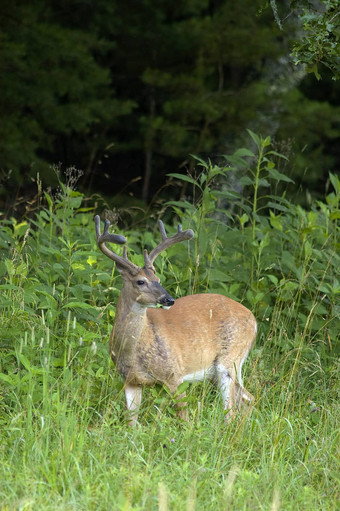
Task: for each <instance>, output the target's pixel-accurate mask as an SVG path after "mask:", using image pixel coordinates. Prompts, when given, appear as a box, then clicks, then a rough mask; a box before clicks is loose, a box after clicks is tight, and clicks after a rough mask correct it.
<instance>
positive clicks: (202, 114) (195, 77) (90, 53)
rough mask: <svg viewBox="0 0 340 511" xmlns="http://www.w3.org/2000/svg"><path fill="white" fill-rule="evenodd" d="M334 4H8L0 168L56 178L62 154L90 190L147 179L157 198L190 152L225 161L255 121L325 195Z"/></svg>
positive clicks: (333, 92) (0, 80)
mask: <svg viewBox="0 0 340 511" xmlns="http://www.w3.org/2000/svg"><path fill="white" fill-rule="evenodd" d="M337 7H338V0H325V1H322V2H318V3H315V4H314V3H313V5H312V6H311V5H310V4H309V3H307V2H305V1H301V2H296V1H294V2H291V3H290V4H288V3H287V4H285V6H284V7H283V6H282V5H281V4H280V5H279V4H278V3H276V2H273V1H272V2H270V4H269V5H267V4H265V3H264V2H263V0H255V1H253V0H244V1H242V2H231V1H229V0H224V1H223V0H220V1H208V0H191V1H187V0H181V1H178V2H176V5H174V3H173V2H170V1H169V0H162V1H160V2H152V1H151V0H140V1H136V2H123V1H121V0H116V1H115V2H108V1H106V0H98V1H97V2H88V1H86V0H71V1H69V0H68V1H66V0H61V1H58V2H56V1H55V0H48V1H46V0H32V1H30V2H25V1H23V0H21V1H20V0H17V1H15V2H9V1H8V0H5V1H4V2H2V6H1V9H0V24H1V32H0V39H1V44H0V64H1V73H0V87H1V91H2V93H1V96H0V112H1V126H0V153H1V161H0V168H1V172H2V174H3V178H6V177H8V174H9V172H11V176H10V178H9V183H8V187H9V190H14V189H16V188H17V185H18V184H19V185H20V186H26V187H27V184H28V179H30V178H34V177H35V176H36V174H37V172H39V173H40V175H41V176H42V177H43V181H44V182H45V183H46V184H48V183H52V182H53V175H54V173H53V171H52V170H51V167H50V165H52V164H57V163H58V162H62V163H63V164H64V165H65V166H69V165H76V166H77V167H78V168H81V169H83V170H84V177H83V182H82V185H83V186H84V187H86V188H87V190H94V189H101V190H102V191H103V190H105V191H106V192H108V193H110V194H112V192H114V193H117V191H119V190H121V189H122V188H124V187H126V186H127V184H128V182H129V181H130V180H132V179H134V180H136V178H138V177H139V176H140V177H141V178H142V179H143V186H142V185H141V181H138V180H137V184H136V185H135V188H133V187H132V188H130V189H131V190H132V191H134V192H135V193H136V194H137V195H139V196H142V197H143V198H144V199H148V198H150V196H151V193H153V192H155V191H156V190H157V189H158V188H159V187H160V186H161V185H162V184H163V183H164V180H165V175H166V174H167V173H168V172H173V171H176V170H179V169H183V168H184V167H186V168H189V170H190V169H191V168H192V167H193V165H194V161H193V160H190V158H189V154H200V155H202V156H204V157H205V156H207V155H208V156H209V157H213V158H218V157H219V155H220V154H221V153H225V152H228V151H230V149H231V147H235V144H237V143H239V139H240V138H241V139H242V137H243V133H245V128H251V129H253V130H254V131H256V132H262V133H268V134H271V135H274V136H275V137H276V139H277V141H278V144H281V146H285V147H286V150H287V153H288V155H289V156H293V158H292V164H291V167H290V168H289V169H287V172H289V174H290V176H294V178H296V177H298V181H304V182H305V184H307V185H308V186H309V188H310V189H312V190H313V189H315V188H316V187H317V186H318V185H319V180H320V179H321V180H324V179H325V176H327V175H328V171H329V170H333V167H334V166H335V165H336V162H337V160H338V158H339V153H338V149H337V148H336V143H335V140H336V139H337V137H339V125H338V121H339V117H340V109H339V100H338V97H339V95H338V92H339V91H338V89H339V86H338V82H334V81H333V82H332V80H331V75H330V72H331V73H332V74H333V75H334V76H335V77H336V76H337V73H338V65H339V57H338V48H339V30H338V25H337V23H338V21H339V16H338V10H337ZM294 61H295V63H297V62H300V63H302V64H304V65H305V67H306V69H307V71H313V72H314V74H315V75H316V76H317V77H318V78H319V75H320V74H322V78H323V80H322V81H320V82H317V81H316V79H315V77H314V75H313V74H311V75H309V76H306V72H305V71H304V68H303V67H302V66H301V64H299V65H297V66H296V65H294ZM327 68H329V69H330V72H329V73H328V71H327ZM328 74H329V75H330V76H328ZM316 89H317V91H318V94H315V90H316ZM281 148H282V147H281ZM303 149H305V150H304V151H302V150H303ZM289 153H290V154H289ZM311 161H312V162H313V166H311V165H310V162H311Z"/></svg>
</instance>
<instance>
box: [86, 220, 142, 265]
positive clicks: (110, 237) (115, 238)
mask: <svg viewBox="0 0 340 511" xmlns="http://www.w3.org/2000/svg"><path fill="white" fill-rule="evenodd" d="M94 223H95V227H96V236H97V244H98V247H99V248H100V250H101V251H102V252H103V254H105V255H106V256H107V257H109V258H110V259H112V260H113V261H114V262H115V263H116V264H117V266H118V269H125V270H128V271H129V272H130V273H132V274H137V273H138V272H139V271H140V267H139V266H137V265H136V264H133V263H132V262H131V261H129V260H128V258H127V254H126V247H124V252H123V257H120V256H119V255H118V254H116V252H113V250H110V249H108V248H107V246H106V245H105V243H106V242H109V243H116V244H117V245H124V243H126V238H125V237H124V236H121V235H120V234H110V233H109V226H110V221H109V220H105V224H104V231H103V234H101V232H100V217H99V215H96V216H95V217H94Z"/></svg>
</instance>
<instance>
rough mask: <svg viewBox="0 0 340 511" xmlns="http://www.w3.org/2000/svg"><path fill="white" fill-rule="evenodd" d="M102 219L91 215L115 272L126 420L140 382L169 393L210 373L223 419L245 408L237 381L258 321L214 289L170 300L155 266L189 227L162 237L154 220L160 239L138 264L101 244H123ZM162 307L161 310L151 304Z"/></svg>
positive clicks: (116, 354) (115, 336)
mask: <svg viewBox="0 0 340 511" xmlns="http://www.w3.org/2000/svg"><path fill="white" fill-rule="evenodd" d="M109 225H110V222H109V221H108V220H106V222H105V227H104V232H103V234H101V232H100V218H99V216H98V215H97V216H96V217H95V226H96V235H97V243H98V246H99V248H100V250H101V251H102V252H103V253H104V254H105V255H106V256H108V257H109V258H110V259H112V260H113V261H114V262H115V263H116V266H117V269H118V270H119V271H120V273H121V275H122V278H123V282H124V286H123V289H122V290H121V293H120V296H119V299H118V303H117V309H116V317H115V322H114V327H113V329H112V333H111V339H110V354H111V357H112V359H113V361H114V363H115V365H116V367H117V370H118V372H119V373H120V374H121V375H122V377H123V380H124V387H125V396H126V402H127V408H128V410H129V411H130V414H131V415H130V424H131V425H134V424H135V423H136V422H137V418H138V408H139V406H140V403H141V399H142V386H143V385H153V384H155V383H161V384H164V385H166V386H167V387H168V389H169V390H170V392H171V393H173V394H175V393H176V390H177V388H178V386H179V385H180V384H181V383H182V382H185V381H195V380H204V379H212V380H214V381H215V382H216V383H217V385H218V387H219V389H220V391H221V394H222V399H223V404H224V409H225V410H228V413H227V415H226V418H229V417H231V416H232V415H233V414H234V412H235V408H236V409H241V408H242V407H243V406H247V405H248V406H249V405H250V404H251V402H252V401H253V397H252V396H251V394H249V393H248V392H247V391H246V389H245V388H244V387H243V381H242V375H241V370H242V365H243V363H244V361H245V359H246V358H247V356H248V354H249V351H250V349H251V347H252V345H253V343H254V340H255V336H256V330H257V327H256V321H255V318H254V316H253V314H252V313H251V312H250V311H249V310H248V309H246V308H245V307H244V306H243V305H241V304H240V303H238V302H235V301H234V300H231V299H230V298H227V297H226V296H223V295H219V294H208V293H207V294H196V295H190V296H184V297H183V298H179V299H177V300H174V299H173V298H172V297H171V296H170V295H169V294H168V293H167V292H166V291H165V289H164V288H163V287H162V286H161V285H160V283H159V282H160V281H159V278H158V277H157V275H156V274H155V268H154V266H153V263H154V260H155V259H156V257H157V256H158V255H159V254H160V253H161V252H162V251H163V250H166V249H167V248H169V247H171V246H172V245H174V244H175V243H179V242H181V241H184V240H189V239H190V238H192V237H193V235H194V233H193V231H192V230H191V229H189V230H187V231H182V228H181V226H180V225H179V226H178V231H177V233H176V234H175V235H174V236H171V237H170V238H168V237H167V235H166V232H165V229H164V225H163V223H162V222H161V221H159V227H160V231H161V235H162V241H161V243H160V244H159V245H158V246H157V247H156V248H154V249H153V250H152V251H151V252H150V254H148V253H147V251H146V250H145V251H144V261H145V264H144V267H143V268H140V267H139V266H136V265H135V264H133V263H132V262H131V261H129V260H128V258H127V251H126V247H124V251H123V256H122V257H121V256H118V255H117V254H116V253H115V252H113V251H111V250H110V249H108V248H107V246H106V245H105V243H106V242H111V243H118V244H123V243H125V242H126V239H125V238H124V236H119V235H116V234H110V233H109V231H108V229H109ZM157 306H158V307H159V306H161V308H156V307H157ZM178 397H181V399H180V402H178V403H177V406H178V408H179V415H180V416H181V417H183V418H186V414H187V410H186V406H185V403H184V402H183V401H184V397H185V393H182V394H181V395H180V396H178Z"/></svg>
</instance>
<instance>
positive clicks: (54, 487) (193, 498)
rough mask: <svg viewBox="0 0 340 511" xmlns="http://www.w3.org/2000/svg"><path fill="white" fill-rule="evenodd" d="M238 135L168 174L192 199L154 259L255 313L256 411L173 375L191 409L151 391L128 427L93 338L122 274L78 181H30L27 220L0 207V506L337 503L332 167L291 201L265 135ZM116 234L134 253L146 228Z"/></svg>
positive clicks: (335, 185) (149, 242)
mask: <svg viewBox="0 0 340 511" xmlns="http://www.w3.org/2000/svg"><path fill="white" fill-rule="evenodd" d="M249 135H250V138H251V142H252V150H250V149H248V148H241V149H239V150H238V151H236V152H235V153H234V154H232V155H226V156H225V165H222V166H217V165H214V164H212V163H211V162H210V161H208V162H205V161H204V160H202V159H200V158H195V162H196V165H197V168H198V169H199V170H198V172H197V174H196V175H194V174H193V175H189V176H182V175H180V174H174V175H173V179H176V180H178V179H180V180H181V181H182V182H183V183H185V184H186V185H187V186H192V187H193V189H194V196H195V202H194V203H192V202H189V201H187V200H185V199H183V200H182V201H177V202H172V203H171V204H169V205H168V208H169V210H171V212H172V213H173V212H175V214H176V215H177V216H178V217H179V218H180V220H181V222H182V223H183V226H184V227H185V228H187V227H192V228H193V229H194V230H195V233H196V237H195V239H194V240H191V242H189V243H188V244H180V245H177V246H174V247H171V248H170V249H169V250H168V251H167V253H166V254H165V253H163V254H161V255H160V256H159V257H158V259H157V261H156V264H157V265H158V273H159V275H160V277H161V280H162V283H163V284H164V285H165V286H166V288H167V289H169V291H171V292H173V293H174V294H175V295H176V296H180V295H182V294H186V293H188V292H198V291H208V292H220V293H223V294H226V295H228V296H231V297H233V298H235V299H237V300H240V301H242V302H243V303H245V304H246V305H248V306H249V307H250V308H251V309H252V310H254V312H255V314H256V316H257V318H258V323H259V334H258V339H257V343H256V346H255V347H254V348H253V350H252V352H251V355H250V359H249V362H248V363H247V367H246V373H247V374H246V375H245V381H246V386H247V388H248V389H249V391H251V392H252V393H253V394H254V395H255V396H256V409H255V410H254V412H253V414H252V416H251V417H248V418H247V417H243V418H241V417H240V418H238V419H237V420H235V421H234V422H233V423H232V424H229V425H225V424H224V422H223V418H224V415H223V410H222V407H221V406H220V402H219V398H218V396H217V395H216V393H215V390H214V389H213V388H212V387H211V386H210V385H209V384H208V383H207V384H205V385H199V384H196V385H192V386H190V387H189V388H188V389H187V392H189V403H190V406H189V413H190V420H189V422H188V423H185V424H182V423H179V422H178V420H177V419H176V418H175V417H174V416H173V415H172V413H171V404H172V398H171V397H170V396H168V395H167V393H166V392H164V391H162V390H161V389H159V388H157V387H155V388H152V389H149V390H145V392H144V400H143V405H142V410H141V415H140V421H141V424H140V426H139V427H137V428H136V430H133V431H131V430H130V429H129V428H128V427H127V425H126V423H125V415H124V409H125V406H124V397H123V395H122V382H121V380H120V378H119V376H118V375H117V374H116V372H115V371H114V368H113V367H112V366H111V364H110V362H109V357H108V350H107V345H108V338H109V335H110V328H111V324H112V321H113V320H114V315H115V303H116V300H117V297H118V294H119V287H120V285H121V284H120V277H119V275H117V272H115V271H114V268H112V262H111V261H110V260H109V259H107V258H105V257H103V256H102V255H101V253H100V252H99V251H98V249H97V247H96V243H95V235H94V225H93V214H94V208H92V207H89V206H88V205H87V204H88V203H87V202H86V203H85V202H84V196H83V195H82V194H80V193H79V192H77V191H75V190H74V189H73V188H72V187H71V186H70V184H72V183H74V180H72V179H71V180H70V179H69V180H68V184H67V185H66V184H63V183H60V192H59V193H57V194H56V195H52V194H51V193H47V192H41V190H40V196H39V197H40V201H41V202H42V203H43V204H45V206H41V207H40V209H39V211H38V212H37V214H36V216H35V218H33V219H22V221H20V222H18V221H17V220H15V219H14V218H12V219H9V220H3V221H2V224H1V228H0V279H1V280H0V289H1V293H0V318H1V324H2V328H1V331H0V402H1V407H0V408H1V411H0V457H1V461H2V463H1V464H0V496H1V502H2V506H3V508H4V509H8V510H9V509H46V510H54V509H96V510H101V509H103V510H104V509H113V510H123V509H124V510H137V509H141V510H142V509H150V510H151V511H153V510H155V511H156V510H157V509H158V510H159V509H176V510H177V509H178V510H188V509H210V508H211V507H212V506H214V508H216V509H221V510H222V509H226V507H228V509H232V510H233V509H234V510H235V511H236V510H239V509H252V510H265V509H270V508H272V509H278V508H279V506H280V504H281V506H282V509H287V510H296V509H301V510H306V511H307V510H308V511H309V510H310V509H327V510H335V509H336V505H337V504H336V502H337V491H338V490H337V478H338V467H337V458H336V455H335V452H336V447H337V445H338V438H337V423H338V418H339V409H338V400H339V396H338V388H339V387H338V375H339V367H338V357H337V350H338V347H339V345H338V333H339V329H338V326H337V325H338V320H339V306H338V295H339V292H340V285H339V280H338V267H339V255H338V254H339V218H340V213H339V199H340V180H339V178H338V177H337V176H336V175H335V174H330V176H329V179H330V185H331V187H332V188H331V189H330V190H329V193H328V195H327V196H326V197H325V198H324V200H320V201H318V202H316V203H314V204H313V205H312V207H311V209H310V210H308V211H307V210H303V209H302V208H301V207H300V206H295V205H293V204H291V203H290V202H289V201H288V200H287V199H285V197H284V196H282V194H280V195H278V194H277V190H278V188H277V187H278V186H279V185H281V184H282V183H284V184H289V179H288V178H287V176H286V175H285V174H284V173H283V172H282V171H281V170H278V169H279V168H280V167H279V163H280V161H281V160H282V159H283V157H282V155H280V154H278V153H277V152H276V151H274V150H273V149H272V146H271V140H270V138H269V137H264V138H263V137H261V136H258V135H256V134H255V133H253V132H249ZM72 172H73V173H75V172H76V171H75V170H74V169H73V171H72ZM76 177H77V176H76ZM168 213H169V211H167V212H166V214H168ZM165 216H166V215H165ZM171 216H173V214H172V215H171ZM114 228H115V231H116V232H119V229H118V228H117V227H116V226H114ZM166 229H167V232H168V233H169V234H171V231H172V229H173V227H172V225H167V226H166ZM122 234H124V235H125V236H126V237H127V238H128V241H129V256H130V258H131V259H132V260H133V261H134V262H140V258H141V254H142V248H144V246H145V247H146V248H149V249H150V248H151V247H152V246H155V244H156V243H157V241H158V238H157V237H158V236H159V234H158V233H156V230H155V232H150V231H149V230H148V229H147V228H146V227H145V228H143V227H140V228H139V229H138V231H137V230H135V229H129V230H126V231H124V232H123V233H122ZM117 250H120V248H119V247H117ZM188 262H189V265H188ZM184 387H185V388H186V387H187V384H185V385H184ZM180 390H182V391H183V390H184V388H181V389H180ZM175 400H176V397H175ZM292 496H294V498H292Z"/></svg>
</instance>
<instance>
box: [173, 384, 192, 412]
mask: <svg viewBox="0 0 340 511" xmlns="http://www.w3.org/2000/svg"><path fill="white" fill-rule="evenodd" d="M177 388H178V385H177V384H175V385H168V389H169V390H170V392H171V394H172V396H173V400H174V402H175V406H176V410H177V415H178V417H179V418H180V419H182V420H184V421H187V420H189V415H188V409H187V403H186V400H185V398H186V396H187V394H186V392H185V391H184V392H181V393H180V394H178V393H177Z"/></svg>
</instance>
